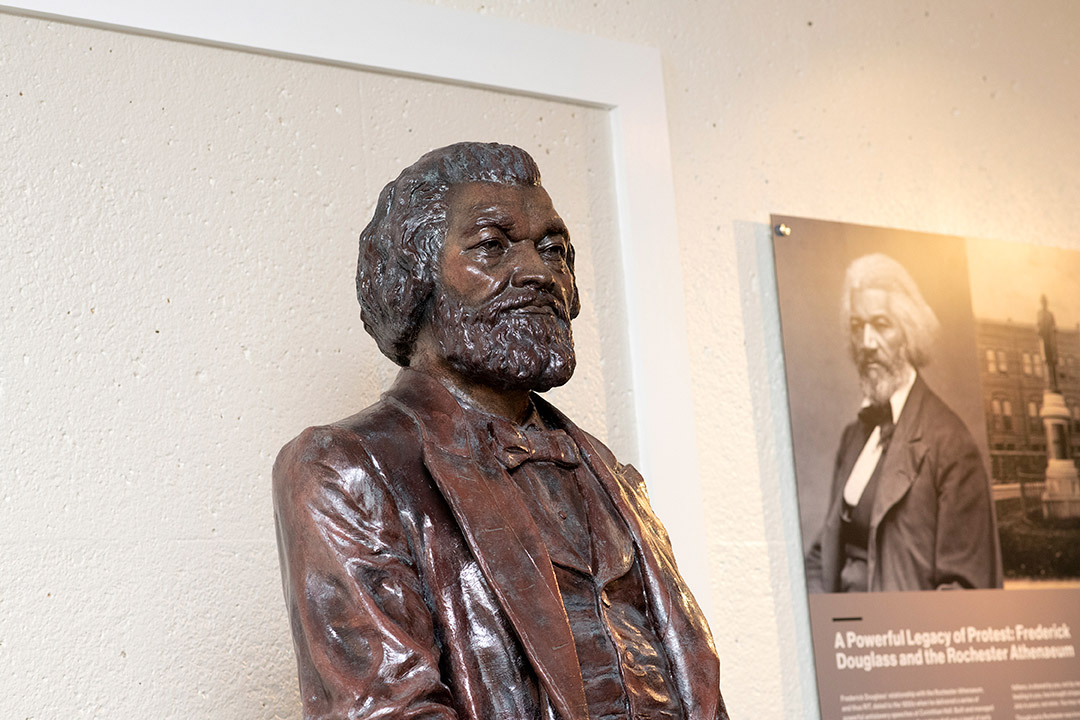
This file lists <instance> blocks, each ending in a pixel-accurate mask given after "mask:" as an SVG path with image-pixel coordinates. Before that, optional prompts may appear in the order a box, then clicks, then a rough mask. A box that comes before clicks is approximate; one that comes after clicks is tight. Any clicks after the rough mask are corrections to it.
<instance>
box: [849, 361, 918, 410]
mask: <svg viewBox="0 0 1080 720" xmlns="http://www.w3.org/2000/svg"><path fill="white" fill-rule="evenodd" d="M852 354H853V355H854V357H855V366H856V367H857V368H858V370H859V387H860V389H861V390H862V393H863V397H865V398H866V399H867V400H869V401H870V402H872V403H874V404H875V405H880V404H884V403H887V402H888V401H889V398H891V397H892V395H893V393H894V392H896V390H897V389H898V388H899V387H900V385H901V383H903V382H904V377H905V375H906V374H907V373H906V372H905V371H906V369H907V362H906V361H905V360H904V349H903V348H900V349H898V351H897V352H896V353H894V354H892V355H890V354H889V353H888V351H886V350H855V351H853V353H852Z"/></svg>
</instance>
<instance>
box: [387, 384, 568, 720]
mask: <svg viewBox="0 0 1080 720" xmlns="http://www.w3.org/2000/svg"><path fill="white" fill-rule="evenodd" d="M387 396H388V398H389V399H390V400H391V401H393V402H395V404H396V405H397V406H398V407H400V408H401V409H402V410H403V411H404V412H406V413H407V414H408V415H410V416H411V417H412V418H413V419H414V420H415V421H416V423H417V426H418V427H419V428H420V431H421V433H422V435H423V438H422V441H423V448H424V464H425V466H426V467H427V469H428V472H429V473H430V474H431V477H432V479H434V481H435V484H436V485H438V487H439V490H440V491H441V492H442V494H443V497H444V498H445V499H446V502H447V504H448V505H449V506H450V510H451V512H453V514H454V518H455V519H456V520H457V522H458V525H459V527H460V528H461V532H462V534H463V535H464V537H465V541H466V542H467V544H468V545H469V548H470V549H471V550H472V553H473V555H474V556H475V557H476V560H477V562H478V564H479V565H480V569H481V571H482V572H483V574H484V578H485V579H486V580H487V582H488V584H489V585H490V586H491V588H492V590H493V591H494V593H495V596H496V597H497V598H498V601H499V604H500V606H501V607H502V610H503V612H504V613H506V616H507V618H508V619H509V620H510V623H511V625H513V627H514V629H515V631H516V632H517V635H518V638H519V639H520V641H521V645H522V647H523V649H524V650H525V653H526V654H527V655H528V657H529V659H530V661H531V662H532V665H533V668H534V670H535V671H536V674H537V676H538V677H539V678H540V680H541V682H542V683H543V686H544V688H545V689H546V690H547V693H548V695H549V697H550V698H551V703H552V705H554V706H555V709H556V710H557V711H558V713H559V715H561V716H562V717H563V718H566V719H567V720H570V719H571V718H585V717H587V716H588V710H587V706H586V702H585V689H584V686H583V684H582V680H581V666H580V663H579V662H578V658H577V650H576V649H575V646H574V638H573V635H572V634H571V631H570V623H569V620H568V619H567V617H566V609H565V608H564V607H563V604H562V597H561V595H560V594H559V587H558V583H557V581H556V579H555V571H554V569H553V568H552V565H551V558H550V557H549V556H548V553H547V550H546V549H545V547H544V544H543V542H542V540H541V539H540V533H539V530H538V529H537V527H536V524H535V523H534V522H533V521H532V517H531V515H530V514H529V511H528V508H526V507H525V504H524V503H523V502H522V500H521V497H520V496H519V494H518V492H517V490H516V486H515V485H514V484H513V481H512V480H511V479H510V477H509V476H508V475H507V474H506V471H505V470H504V469H503V468H502V466H501V465H499V463H498V461H497V460H496V459H495V458H494V456H493V455H492V454H491V452H490V451H489V450H488V449H487V447H486V445H484V444H482V443H480V442H478V441H477V438H476V436H475V434H474V433H473V431H472V429H471V428H470V427H468V424H467V422H466V419H465V414H464V413H463V412H462V410H461V407H460V406H459V405H458V403H457V401H456V400H455V399H454V398H453V396H451V395H450V393H449V392H447V391H446V389H445V388H443V386H442V385H441V384H440V383H439V382H437V381H436V380H434V379H432V378H430V377H428V376H427V375H424V374H423V373H419V372H417V371H415V370H408V369H406V370H403V371H402V372H401V374H400V375H399V376H398V380H397V382H396V383H395V384H394V387H393V388H391V390H390V391H389V392H388V393H387Z"/></svg>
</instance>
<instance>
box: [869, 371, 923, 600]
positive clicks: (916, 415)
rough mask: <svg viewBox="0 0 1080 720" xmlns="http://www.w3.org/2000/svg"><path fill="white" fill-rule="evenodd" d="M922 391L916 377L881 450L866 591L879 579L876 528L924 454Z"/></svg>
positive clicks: (904, 492)
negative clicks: (890, 434)
mask: <svg viewBox="0 0 1080 720" xmlns="http://www.w3.org/2000/svg"><path fill="white" fill-rule="evenodd" d="M926 392H927V389H926V383H924V382H923V379H922V377H921V376H916V377H915V384H914V385H912V386H911V392H910V393H908V398H907V401H906V402H905V403H904V409H903V410H902V411H901V412H900V421H899V422H898V423H897V424H896V430H895V431H894V432H893V436H892V439H891V440H890V441H889V449H888V450H887V451H886V452H885V459H884V465H883V466H882V467H881V474H880V477H879V480H878V482H879V483H880V484H879V485H878V489H877V495H876V496H875V497H874V506H873V508H871V512H870V543H869V547H868V548H867V556H868V558H869V563H870V565H869V567H868V568H867V573H868V576H869V578H870V588H869V589H870V590H876V589H878V588H877V586H876V584H875V583H878V582H880V578H877V577H876V575H877V569H876V568H875V567H874V559H875V558H876V556H877V528H878V526H879V525H880V524H881V521H882V520H883V519H884V518H885V516H886V515H887V514H888V513H889V511H890V510H892V508H893V507H894V506H895V505H896V504H897V503H898V502H900V501H901V500H902V499H903V498H904V496H905V495H907V492H908V490H910V489H911V484H912V483H913V482H915V477H916V476H917V475H918V472H919V467H920V466H921V465H922V461H923V458H924V457H925V456H926V448H925V446H924V445H923V443H922V434H923V428H922V404H923V399H924V398H925V397H926Z"/></svg>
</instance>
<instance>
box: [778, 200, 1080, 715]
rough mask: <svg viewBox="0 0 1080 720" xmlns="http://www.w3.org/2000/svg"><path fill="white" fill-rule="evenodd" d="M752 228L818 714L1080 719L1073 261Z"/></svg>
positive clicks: (931, 238) (916, 237)
mask: <svg viewBox="0 0 1080 720" xmlns="http://www.w3.org/2000/svg"><path fill="white" fill-rule="evenodd" d="M772 225H773V230H774V251H775V257H776V274H777V286H778V296H779V304H780V316H781V326H782V335H783V344H784V358H785V368H786V374H787V385H788V399H789V404H790V413H791V425H792V442H793V447H794V455H795V458H794V459H795V474H796V482H797V484H798V496H799V512H800V520H801V526H802V539H803V549H804V560H805V567H806V578H807V589H808V591H809V593H810V618H811V625H812V628H811V629H812V634H813V639H814V655H815V661H816V665H817V675H818V685H819V693H820V697H821V705H822V717H823V718H826V719H827V720H834V719H842V720H889V719H892V718H954V719H955V718H972V719H974V718H985V719H987V720H997V719H998V718H1002V719H1004V718H1008V719H1009V720H1020V719H1023V720H1066V719H1070V718H1074V719H1080V660H1078V659H1077V657H1076V641H1075V638H1074V632H1075V631H1078V630H1080V479H1078V473H1077V459H1078V458H1080V289H1078V288H1077V286H1076V283H1077V280H1076V279H1077V278H1080V253H1076V252H1069V251H1063V250H1057V249H1053V248H1045V247H1032V246H1027V245H1019V244H1010V243H1002V242H994V241H986V240H969V239H966V238H961V237H953V236H942V235H931V234H926V233H915V232H907V231H899V230H891V229H885V228H874V227H867V226H859V225H851V224H845V223H834V222H824V221H818V220H807V219H803V218H793V217H778V216H774V217H773V218H772ZM954 590H955V591H958V592H942V591H954Z"/></svg>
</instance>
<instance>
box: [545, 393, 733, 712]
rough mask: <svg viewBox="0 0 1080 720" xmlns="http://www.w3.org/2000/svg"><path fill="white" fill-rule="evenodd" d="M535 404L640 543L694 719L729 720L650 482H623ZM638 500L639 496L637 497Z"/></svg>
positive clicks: (656, 615) (571, 429)
mask: <svg viewBox="0 0 1080 720" xmlns="http://www.w3.org/2000/svg"><path fill="white" fill-rule="evenodd" d="M533 402H534V403H536V404H537V405H539V406H541V407H542V408H543V409H544V411H545V412H548V413H550V415H551V416H552V417H554V418H556V419H557V420H558V421H559V423H561V425H562V428H563V430H565V431H566V432H567V434H569V435H570V437H571V438H572V439H573V440H574V442H575V443H577V446H578V448H580V449H581V455H582V458H583V459H584V460H585V463H586V464H587V465H588V466H589V469H591V470H592V472H593V474H594V475H595V476H596V478H597V479H598V480H599V481H600V484H601V486H603V488H604V490H605V491H607V493H608V495H609V496H610V497H611V500H612V502H613V503H614V505H615V509H616V511H617V512H618V514H619V516H620V517H621V518H622V520H623V521H624V522H625V523H626V525H627V527H628V528H629V529H630V534H631V535H632V536H633V538H634V545H635V547H636V549H637V553H638V558H639V559H640V561H641V574H642V579H643V580H644V585H645V594H646V596H647V597H648V601H649V609H650V611H651V612H652V614H653V619H654V621H655V622H656V629H657V633H658V634H659V636H660V638H661V640H662V642H663V644H664V648H665V649H666V650H667V655H668V661H669V662H670V663H671V669H672V674H673V675H674V679H675V682H676V685H677V686H678V689H679V694H680V697H681V699H682V702H683V707H684V708H685V709H686V713H687V718H688V720H715V719H716V718H726V717H727V715H726V711H725V710H724V709H723V704H722V703H723V701H722V700H721V698H720V663H719V660H718V659H717V656H716V648H715V647H714V646H713V642H712V635H711V633H710V632H709V628H708V624H707V623H706V621H705V617H704V615H703V614H702V612H701V609H700V608H699V607H698V605H697V602H696V601H695V600H694V598H693V596H692V595H691V594H690V591H689V589H688V588H687V587H686V585H685V583H684V581H683V579H682V576H680V575H679V571H678V568H677V566H676V564H675V557H674V555H673V554H672V551H671V542H670V540H669V539H668V537H667V533H666V532H665V531H664V528H663V525H661V523H660V520H659V519H658V518H657V517H656V515H655V514H653V512H652V509H651V507H650V506H649V503H648V499H647V498H646V497H645V491H644V480H642V478H641V475H640V474H639V473H638V472H637V470H635V469H634V468H633V467H631V466H624V467H623V473H624V475H625V476H626V477H627V480H620V479H619V478H618V477H616V475H615V471H614V469H613V468H611V467H610V466H609V465H608V464H607V462H605V461H604V456H603V455H602V454H601V453H600V452H599V451H598V449H597V447H596V443H595V442H594V441H593V439H592V438H591V437H590V436H589V435H588V434H586V433H584V432H582V431H581V430H580V429H579V428H578V427H577V425H575V424H574V423H572V422H571V421H570V420H569V419H568V418H567V417H566V416H565V415H563V414H562V413H561V412H559V411H558V410H557V409H555V408H554V407H553V406H551V405H550V404H548V403H547V402H545V401H544V400H543V399H541V398H539V397H537V396H535V395H534V396H533ZM632 495H633V497H632Z"/></svg>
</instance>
